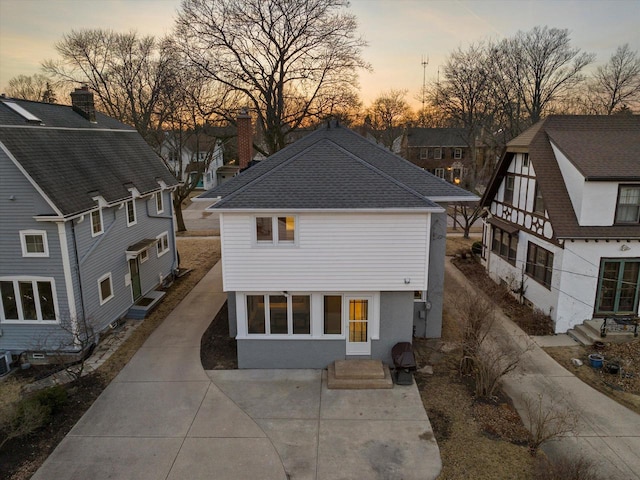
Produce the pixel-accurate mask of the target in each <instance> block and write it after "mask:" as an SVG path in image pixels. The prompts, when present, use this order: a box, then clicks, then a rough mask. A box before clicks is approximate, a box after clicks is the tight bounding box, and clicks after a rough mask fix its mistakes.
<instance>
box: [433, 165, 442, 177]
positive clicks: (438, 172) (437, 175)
mask: <svg viewBox="0 0 640 480" xmlns="http://www.w3.org/2000/svg"><path fill="white" fill-rule="evenodd" d="M434 175H435V176H436V177H438V178H441V179H443V180H444V168H442V167H438V168H436V169H435V173H434Z"/></svg>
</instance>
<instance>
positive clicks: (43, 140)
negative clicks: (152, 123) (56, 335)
mask: <svg viewBox="0 0 640 480" xmlns="http://www.w3.org/2000/svg"><path fill="white" fill-rule="evenodd" d="M6 102H9V103H13V104H17V105H19V106H20V107H22V108H23V109H25V110H26V111H27V112H29V113H30V114H32V115H33V116H35V117H37V118H38V119H39V120H40V122H35V121H30V122H27V121H26V120H25V118H24V117H23V116H21V115H20V114H19V113H16V111H14V110H13V109H12V108H10V107H9V106H8V105H7V104H6ZM0 147H1V148H2V149H3V150H4V151H5V153H7V154H8V155H9V156H10V157H11V158H12V159H14V161H15V162H17V163H18V164H19V165H20V167H21V168H22V169H24V171H25V172H26V174H27V175H28V176H29V177H30V178H31V180H32V181H33V182H35V184H37V185H38V187H39V188H40V189H41V190H42V191H43V193H44V194H45V195H46V196H47V197H48V198H49V199H50V200H51V201H52V203H53V204H54V205H55V206H56V208H57V209H58V210H59V211H60V213H62V215H63V216H65V217H67V216H72V215H76V214H79V213H82V212H85V211H88V210H91V209H93V208H95V207H96V201H95V200H94V199H93V198H94V197H96V196H97V195H100V196H102V197H103V198H104V199H105V200H106V201H107V202H108V203H117V202H119V201H122V200H125V199H127V198H131V191H130V189H131V188H135V189H137V190H138V192H140V193H141V194H143V195H144V194H146V193H150V192H153V191H157V190H159V189H160V184H159V183H158V182H159V181H162V182H164V183H165V184H166V185H168V186H174V185H177V183H178V182H177V181H176V179H175V177H174V176H173V175H171V173H170V172H169V170H167V168H166V167H165V165H164V164H163V163H162V161H161V159H160V158H159V157H158V156H157V155H156V154H155V152H154V151H153V150H152V149H151V148H150V147H149V146H148V145H147V143H146V142H145V141H144V140H143V138H142V137H141V136H140V135H139V134H138V133H137V132H136V130H135V129H134V128H132V127H130V126H128V125H125V124H123V123H120V122H118V121H117V120H115V119H113V118H109V117H107V116H105V115H102V114H100V113H96V122H95V123H92V122H89V121H88V120H86V119H85V118H84V117H83V116H82V115H80V114H78V113H76V112H75V111H74V110H73V109H72V108H71V107H70V106H65V105H55V104H48V103H38V102H29V101H25V100H16V99H5V98H3V99H2V101H0Z"/></svg>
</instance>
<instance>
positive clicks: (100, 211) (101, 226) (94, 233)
mask: <svg viewBox="0 0 640 480" xmlns="http://www.w3.org/2000/svg"><path fill="white" fill-rule="evenodd" d="M96 213H97V214H98V217H99V218H100V230H98V231H96V230H95V228H94V225H93V216H94V215H95V214H96ZM103 220H104V219H103V218H102V209H101V208H98V209H97V210H93V211H92V212H91V213H90V214H89V223H91V237H97V236H99V235H102V234H103V233H104V221H103Z"/></svg>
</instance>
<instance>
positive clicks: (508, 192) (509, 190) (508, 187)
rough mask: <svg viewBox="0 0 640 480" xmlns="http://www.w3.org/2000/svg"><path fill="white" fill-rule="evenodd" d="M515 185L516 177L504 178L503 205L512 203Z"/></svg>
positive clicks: (508, 176)
mask: <svg viewBox="0 0 640 480" xmlns="http://www.w3.org/2000/svg"><path fill="white" fill-rule="evenodd" d="M515 183H516V177H514V176H513V175H507V176H506V177H504V199H503V200H504V203H513V190H514V185H515Z"/></svg>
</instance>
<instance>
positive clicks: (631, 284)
mask: <svg viewBox="0 0 640 480" xmlns="http://www.w3.org/2000/svg"><path fill="white" fill-rule="evenodd" d="M639 287H640V260H639V259H637V258H623V259H603V260H602V261H601V264H600V275H599V280H598V294H597V297H596V300H597V301H596V313H597V314H631V315H635V312H637V311H638V293H639Z"/></svg>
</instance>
